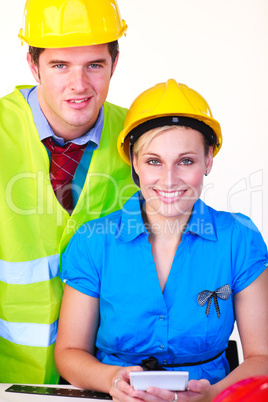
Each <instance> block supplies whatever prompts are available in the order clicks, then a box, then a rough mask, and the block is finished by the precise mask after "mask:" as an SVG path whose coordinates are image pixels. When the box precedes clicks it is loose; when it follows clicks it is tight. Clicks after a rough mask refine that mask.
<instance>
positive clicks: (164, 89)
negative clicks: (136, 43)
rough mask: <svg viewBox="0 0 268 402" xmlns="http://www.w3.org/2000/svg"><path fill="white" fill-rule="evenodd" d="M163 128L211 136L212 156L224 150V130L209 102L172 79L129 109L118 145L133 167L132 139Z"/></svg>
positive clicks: (159, 85)
mask: <svg viewBox="0 0 268 402" xmlns="http://www.w3.org/2000/svg"><path fill="white" fill-rule="evenodd" d="M178 117H179V118H178ZM164 125H185V126H189V127H192V128H194V129H196V130H198V131H201V132H202V133H203V134H205V135H206V136H207V137H208V136H210V137H211V138H209V140H210V143H211V145H213V148H214V149H213V156H215V155H216V154H217V153H218V152H219V150H220V148H221V145H222V135H221V127H220V124H219V123H218V122H217V120H215V119H214V118H213V117H212V113H211V110H210V107H209V105H208V104H207V102H206V100H205V99H204V98H203V97H202V96H201V95H200V94H199V93H197V92H196V91H194V90H193V89H190V88H189V87H187V86H186V85H184V84H178V83H177V82H176V81H175V80H173V79H170V80H168V81H167V82H164V83H161V84H157V85H156V86H154V87H152V88H150V89H147V90H146V91H144V92H143V93H142V94H141V95H139V96H138V97H137V98H136V99H135V100H134V102H133V103H132V105H131V107H130V109H129V110H128V113H127V115H126V119H125V124H124V128H123V130H122V131H121V133H120V134H119V137H118V142H117V146H118V151H119V154H120V155H121V157H122V158H123V159H124V161H125V162H127V163H128V164H130V159H129V139H130V138H133V140H132V141H131V142H132V143H133V142H135V141H136V140H137V139H138V137H139V136H140V135H141V134H143V133H145V132H146V131H149V130H150V129H152V128H155V127H160V126H164Z"/></svg>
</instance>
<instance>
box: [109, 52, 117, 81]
mask: <svg viewBox="0 0 268 402" xmlns="http://www.w3.org/2000/svg"><path fill="white" fill-rule="evenodd" d="M118 59H119V52H118V53H117V56H116V59H115V61H114V62H113V65H112V74H111V77H112V76H113V74H114V72H115V69H116V66H117V63H118Z"/></svg>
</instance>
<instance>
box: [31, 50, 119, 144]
mask: <svg viewBox="0 0 268 402" xmlns="http://www.w3.org/2000/svg"><path fill="white" fill-rule="evenodd" d="M27 59H28V63H29V66H30V68H31V71H32V73H33V76H34V78H35V80H36V81H37V82H38V83H39V84H40V85H39V86H38V99H39V103H40V106H41V109H42V111H43V113H44V115H45V117H46V118H47V120H48V122H49V124H50V125H51V127H52V129H53V131H54V133H55V134H56V135H57V136H59V137H62V138H64V139H65V140H66V141H67V140H72V139H75V138H78V137H81V136H82V135H83V134H85V133H86V132H87V131H88V130H89V129H90V128H91V127H93V126H94V124H95V122H96V120H97V118H98V114H99V110H100V108H101V106H102V105H103V103H104V101H105V99H106V97H107V94H108V89H109V84H110V79H111V75H112V73H113V72H114V70H115V67H116V64H117V60H116V61H115V63H114V64H113V65H112V59H111V56H110V53H109V50H108V45H107V44H102V45H94V46H83V47H71V48H62V49H45V50H44V51H43V52H42V53H41V54H40V57H39V66H38V67H37V66H36V65H34V64H33V63H32V61H31V57H30V55H29V54H28V56H27Z"/></svg>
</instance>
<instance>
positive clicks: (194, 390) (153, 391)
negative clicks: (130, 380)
mask: <svg viewBox="0 0 268 402" xmlns="http://www.w3.org/2000/svg"><path fill="white" fill-rule="evenodd" d="M132 397H135V398H138V399H142V400H143V401H146V402H163V401H165V402H167V401H168V402H175V401H177V402H180V401H182V402H187V401H189V402H210V401H211V400H212V399H213V396H212V395H211V386H210V383H209V381H207V380H199V381H197V380H191V381H189V383H188V389H187V391H178V392H174V391H168V390H166V389H161V388H156V387H150V388H148V389H147V391H146V392H143V391H133V392H132Z"/></svg>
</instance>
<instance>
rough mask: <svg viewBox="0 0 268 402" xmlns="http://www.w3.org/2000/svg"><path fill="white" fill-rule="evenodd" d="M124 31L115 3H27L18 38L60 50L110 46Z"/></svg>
mask: <svg viewBox="0 0 268 402" xmlns="http://www.w3.org/2000/svg"><path fill="white" fill-rule="evenodd" d="M126 30H127V25H126V23H125V21H124V20H122V19H121V16H120V11H119V8H118V5H117V2H116V0H27V1H26V4H25V9H24V19H23V28H21V29H20V32H19V38H20V39H21V40H22V41H24V42H26V43H27V44H28V45H30V46H34V47H39V48H63V47H76V46H88V45H98V44H102V43H109V42H113V41H115V40H117V39H119V38H120V37H121V36H122V35H123V34H125V33H126Z"/></svg>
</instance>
